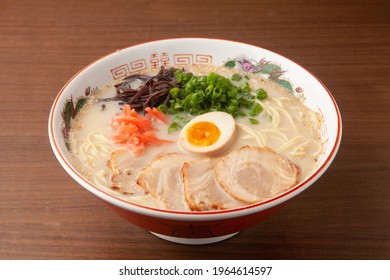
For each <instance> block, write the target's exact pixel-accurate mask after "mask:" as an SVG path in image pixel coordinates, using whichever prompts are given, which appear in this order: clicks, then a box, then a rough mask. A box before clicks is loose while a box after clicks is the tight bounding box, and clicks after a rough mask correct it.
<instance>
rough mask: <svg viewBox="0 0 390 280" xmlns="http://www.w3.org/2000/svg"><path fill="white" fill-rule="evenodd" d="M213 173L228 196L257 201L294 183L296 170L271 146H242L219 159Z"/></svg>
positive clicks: (295, 182) (272, 195) (296, 177)
mask: <svg viewBox="0 0 390 280" xmlns="http://www.w3.org/2000/svg"><path fill="white" fill-rule="evenodd" d="M214 174H215V177H216V179H217V181H218V183H219V184H220V185H221V186H222V187H223V188H224V189H225V191H226V192H228V193H229V194H230V195H232V196H233V197H235V198H236V199H239V200H241V201H244V202H246V203H256V202H260V201H263V200H266V199H269V198H272V197H274V196H276V195H278V194H280V193H282V192H284V191H286V190H288V189H290V188H292V187H293V186H295V185H296V184H297V183H298V175H299V169H298V167H297V166H295V165H294V164H292V163H291V162H290V161H289V160H287V159H286V158H284V157H282V156H281V155H279V154H277V153H276V152H275V151H274V150H272V149H271V148H268V147H263V148H261V147H250V146H243V147H241V148H239V149H237V150H234V151H232V152H230V153H229V154H228V155H226V156H225V157H223V158H221V159H220V160H219V161H218V162H217V163H216V165H215V167H214Z"/></svg>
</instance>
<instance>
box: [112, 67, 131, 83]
mask: <svg viewBox="0 0 390 280" xmlns="http://www.w3.org/2000/svg"><path fill="white" fill-rule="evenodd" d="M129 73H130V70H129V66H127V64H123V65H120V66H118V67H116V68H114V69H111V74H112V77H113V78H114V79H115V80H117V79H120V78H124V77H126V76H128V75H129Z"/></svg>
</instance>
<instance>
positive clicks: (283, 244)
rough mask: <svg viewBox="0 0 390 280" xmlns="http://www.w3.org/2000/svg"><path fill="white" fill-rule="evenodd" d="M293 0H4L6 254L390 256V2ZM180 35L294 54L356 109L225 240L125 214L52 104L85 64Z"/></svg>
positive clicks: (0, 7) (2, 234) (1, 113)
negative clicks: (301, 171) (332, 138)
mask: <svg viewBox="0 0 390 280" xmlns="http://www.w3.org/2000/svg"><path fill="white" fill-rule="evenodd" d="M292 2H293V1H246V0H242V1H215V0H214V1H181V0H164V1H136V0H130V1H125V0H123V1H120V0H113V1H92V0H91V1H83V0H80V1H76V0H74V1H49V0H38V1H25V0H22V1H10V0H0V95H1V102H0V191H1V192H0V259H390V214H389V213H390V183H389V182H390V176H389V174H390V172H389V171H390V164H389V158H390V146H389V141H390V129H389V128H390V126H389V124H390V120H389V108H390V91H389V82H388V81H389V76H390V67H389V66H390V65H389V62H390V20H389V14H390V5H389V2H388V1H349V0H347V1H326V2H327V3H323V2H325V1H304V0H301V1H294V3H292ZM173 37H209V38H212V37H214V38H224V39H230V40H236V41H241V42H246V43H250V44H254V45H258V46H261V47H263V48H266V49H270V50H272V51H275V52H277V53H280V54H282V55H284V56H286V57H288V58H290V59H292V60H294V61H295V62H297V63H299V64H301V65H302V66H304V67H305V68H307V69H309V70H310V71H311V72H313V73H314V74H315V75H316V76H317V77H319V78H320V79H321V80H322V81H323V82H324V84H325V85H326V86H327V87H328V88H329V90H330V91H331V92H332V94H333V96H334V97H335V99H336V101H337V102H338V105H339V107H340V110H341V114H342V118H343V139H342V144H341V147H340V151H339V153H338V155H337V157H336V160H335V161H334V163H333V164H332V166H331V167H330V168H329V170H328V171H327V172H326V174H325V175H324V176H323V177H321V179H320V180H319V181H318V182H316V183H315V184H314V185H313V186H312V187H311V188H310V189H308V190H307V191H305V192H303V193H302V194H301V195H299V196H298V197H296V198H295V199H294V200H292V201H291V202H290V203H289V204H288V205H287V206H286V207H285V208H284V209H283V210H282V211H280V212H279V213H278V214H276V215H275V216H273V217H271V218H270V219H269V220H267V221H266V222H264V223H261V224H259V225H257V226H255V227H253V228H251V229H248V230H246V231H244V232H242V233H240V234H238V235H237V236H235V237H233V238H231V239H229V240H226V241H224V242H222V243H217V244H212V245H207V246H198V247H193V246H185V245H177V244H172V243H169V242H166V241H163V240H160V239H158V238H156V237H154V236H153V235H151V234H150V233H148V232H145V231H144V230H142V229H139V228H137V227H135V226H133V225H131V224H129V223H127V222H125V221H123V220H122V219H121V218H119V217H117V216H116V215H115V214H114V213H112V212H111V210H109V209H108V208H106V207H105V206H104V205H103V204H102V203H101V202H100V201H99V200H98V199H97V198H95V197H94V196H92V195H91V194H89V193H87V192H86V191H85V190H83V189H82V188H80V187H79V186H78V185H77V184H76V183H75V182H74V181H73V180H72V179H71V178H70V177H69V176H68V175H67V174H66V173H65V171H64V170H63V169H62V168H61V166H60V165H59V163H57V161H56V159H55V157H54V155H53V153H52V151H51V148H50V145H49V140H48V136H47V119H48V114H49V110H50V107H51V104H52V102H53V100H54V98H55V96H56V94H57V92H58V91H59V90H60V89H61V87H62V86H63V85H64V84H65V83H66V81H67V80H68V79H69V78H70V77H71V76H72V75H73V74H75V73H76V72H77V71H78V70H79V69H81V68H82V67H84V66H85V65H87V64H88V63H90V62H91V61H94V60H95V59H97V58H99V57H101V56H103V55H105V54H107V53H110V52H113V51H115V50H116V49H119V48H123V47H126V46H130V45H133V44H137V43H141V42H146V41H150V40H157V39H163V38H173ZM243 248H245V249H244V250H243ZM227 252H228V253H227Z"/></svg>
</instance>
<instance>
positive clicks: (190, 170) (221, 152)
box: [68, 66, 323, 211]
mask: <svg viewBox="0 0 390 280" xmlns="http://www.w3.org/2000/svg"><path fill="white" fill-rule="evenodd" d="M322 122H323V120H322V119H321V118H320V116H319V114H318V113H316V112H314V111H312V110H311V109H309V108H307V107H306V106H305V105H304V104H303V103H302V102H301V101H300V100H299V99H298V98H297V97H295V96H294V95H292V94H291V93H289V92H287V91H286V90H285V89H283V88H282V87H280V86H278V85H276V84H274V83H272V82H270V81H268V80H265V79H263V78H261V77H260V76H257V75H255V74H250V73H247V72H241V71H238V70H235V69H228V68H225V67H214V66H191V67H190V66H189V67H185V68H181V69H176V68H173V67H172V68H162V69H161V70H160V71H153V72H150V73H141V74H135V75H132V76H129V77H126V78H125V79H124V80H122V81H116V82H115V83H112V84H109V85H107V86H106V87H104V88H102V89H100V90H98V91H96V92H95V93H94V94H91V95H90V96H89V97H88V100H87V102H86V104H85V105H84V106H83V107H82V109H81V110H80V111H79V113H78V114H77V116H76V117H75V119H74V120H73V122H72V126H71V130H70V134H69V143H68V147H69V149H70V151H71V154H72V159H73V161H74V164H75V166H76V168H77V170H78V171H79V172H80V173H81V174H83V175H84V176H85V177H86V178H87V179H88V180H90V182H91V183H93V184H94V185H96V186H98V187H100V188H101V189H103V190H105V191H107V192H110V193H112V194H114V195H116V196H118V197H120V198H122V199H124V200H128V201H131V202H134V203H137V204H142V205H146V206H150V207H156V208H161V209H169V210H177V211H210V210H223V209H230V208H235V207H241V206H244V205H248V204H252V203H256V202H260V201H264V200H267V199H270V198H272V197H274V196H276V195H278V194H280V193H283V192H285V191H287V190H288V189H290V188H292V187H294V186H295V185H296V184H297V183H299V182H301V181H302V180H304V179H305V178H306V177H308V176H309V175H310V174H311V173H312V172H313V170H314V169H315V168H316V164H317V160H318V158H319V156H320V155H321V154H322V152H323V146H322V142H321V139H320V135H319V129H320V127H321V124H322Z"/></svg>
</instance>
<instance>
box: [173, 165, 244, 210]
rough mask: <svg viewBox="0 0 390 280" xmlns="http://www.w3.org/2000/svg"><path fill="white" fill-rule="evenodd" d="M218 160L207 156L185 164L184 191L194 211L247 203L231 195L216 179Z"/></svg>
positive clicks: (221, 208) (219, 208)
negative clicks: (214, 169) (215, 172)
mask: <svg viewBox="0 0 390 280" xmlns="http://www.w3.org/2000/svg"><path fill="white" fill-rule="evenodd" d="M216 161H217V159H215V158H209V157H205V158H201V159H196V160H192V161H188V162H185V163H184V164H183V168H182V169H181V173H182V177H183V182H184V193H185V197H186V201H187V203H188V205H189V207H190V209H191V210H192V211H210V210H223V209H229V208H235V207H240V206H243V205H245V203H243V202H241V201H239V200H237V199H235V198H233V197H232V196H231V195H229V194H228V193H227V192H226V191H225V190H224V189H223V188H222V187H221V186H220V185H219V184H218V182H217V181H216V180H215V177H214V172H213V167H214V166H215V163H216Z"/></svg>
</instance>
